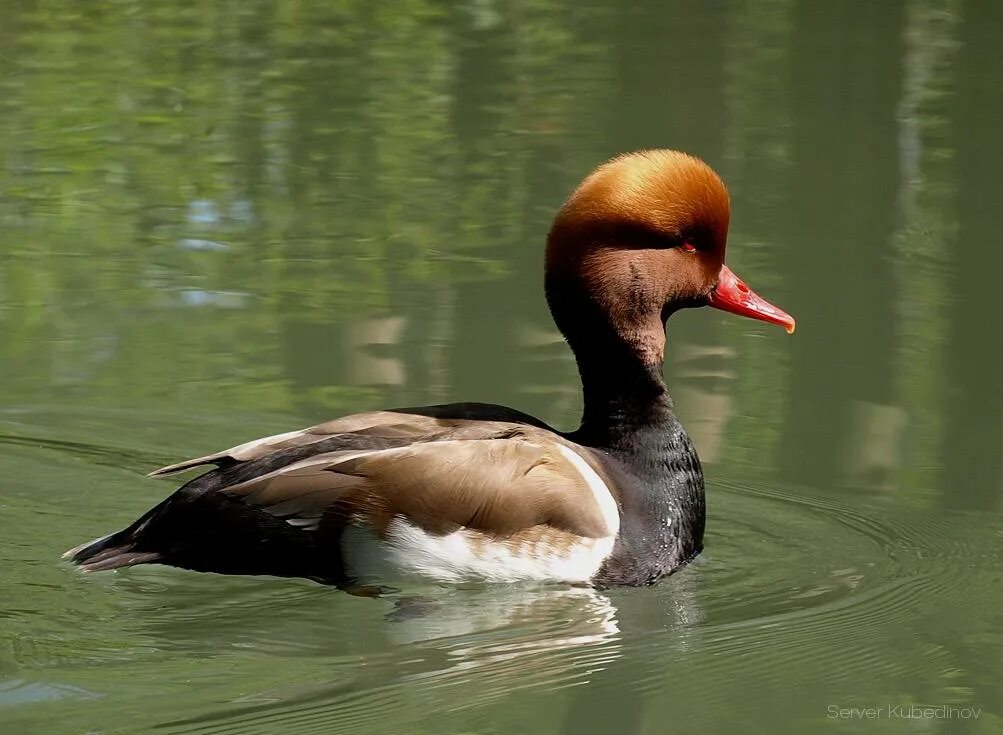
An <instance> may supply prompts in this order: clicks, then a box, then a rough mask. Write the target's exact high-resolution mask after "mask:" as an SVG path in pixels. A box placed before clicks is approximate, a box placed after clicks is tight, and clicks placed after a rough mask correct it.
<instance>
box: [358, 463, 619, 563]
mask: <svg viewBox="0 0 1003 735" xmlns="http://www.w3.org/2000/svg"><path fill="white" fill-rule="evenodd" d="M560 450H561V453H562V454H563V455H564V456H565V457H566V458H567V459H568V461H569V462H571V463H572V464H573V465H574V467H575V469H577V470H578V471H579V472H580V473H581V475H582V477H583V479H584V480H585V481H586V482H587V483H588V486H589V489H590V490H592V493H593V496H594V497H595V501H596V503H597V504H598V505H599V508H600V510H601V511H602V514H603V517H604V518H605V520H606V526H607V528H608V529H609V534H608V535H606V536H603V537H601V538H586V537H581V539H580V540H579V541H578V542H577V543H573V544H571V545H570V546H568V545H567V543H566V537H567V534H566V532H563V531H558V530H556V529H555V530H554V531H553V534H552V535H551V534H548V533H546V532H544V533H543V534H541V535H540V536H539V537H538V540H534V541H532V542H528V541H527V542H525V543H515V544H513V543H505V542H503V541H496V540H493V539H490V538H489V537H486V536H485V535H484V534H482V533H480V532H479V531H474V530H471V529H466V528H461V529H460V530H458V531H455V532H453V533H450V534H446V535H444V536H436V535H433V534H430V533H426V532H425V531H423V530H422V529H420V528H418V527H417V526H415V525H413V524H412V523H410V522H408V521H407V519H405V518H402V517H400V516H398V517H396V518H394V519H393V520H392V521H391V522H390V524H389V526H388V527H387V532H386V540H380V539H378V538H377V537H376V536H375V535H374V534H372V533H371V532H369V531H368V530H366V529H362V528H357V527H351V528H349V529H346V533H345V535H344V537H343V553H344V557H345V563H346V566H347V567H348V569H349V570H350V572H351V573H352V574H353V575H354V576H356V577H358V578H359V580H360V581H362V582H365V583H377V582H389V581H392V580H393V579H395V578H398V577H400V576H401V575H405V576H411V575H416V576H419V577H423V578H426V579H432V580H435V581H439V582H450V583H453V582H465V581H484V582H519V581H535V582H588V581H589V580H591V579H592V577H593V576H595V574H596V572H598V571H599V568H600V567H601V566H602V563H603V561H605V560H606V558H607V557H608V556H609V555H610V553H612V551H613V544H614V543H615V541H616V534H617V531H618V530H619V528H620V513H619V510H618V509H617V506H616V501H615V500H614V499H613V496H612V495H611V494H610V492H609V489H608V488H607V487H606V484H605V483H604V482H603V481H602V478H600V477H599V475H598V474H596V472H595V470H593V469H592V468H591V467H590V466H589V465H588V463H586V462H585V460H584V459H582V458H581V457H580V456H579V455H578V454H576V453H575V452H574V451H573V450H572V449H570V448H568V447H564V446H560Z"/></svg>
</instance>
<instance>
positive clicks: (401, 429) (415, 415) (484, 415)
mask: <svg viewBox="0 0 1003 735" xmlns="http://www.w3.org/2000/svg"><path fill="white" fill-rule="evenodd" d="M485 421H488V422H508V423H511V422H516V423H518V424H526V425H529V426H536V427H542V428H547V427H546V426H545V425H544V424H542V423H540V422H539V421H538V420H536V419H534V418H532V417H531V416H528V415H526V414H524V413H521V412H519V411H515V410H513V409H510V408H506V407H504V406H494V405H491V404H484V403H454V404H448V405H443V406H426V407H422V408H405V409H398V410H392V411H370V412H368V413H358V414H353V415H351V416H344V417H342V418H337V419H334V420H332V421H326V422H324V423H323V424H317V425H316V426H311V427H309V428H306V429H300V430H298V431H288V432H284V433H282V434H275V435H274V436H266V437H262V438H261V439H254V440H253V441H249V442H246V443H244V444H239V445H237V446H235V447H231V448H230V449H225V450H223V451H222V452H215V453H213V454H207V455H205V456H204V457H196V458H195V459H187V460H185V461H183V462H178V463H177V464H172V465H168V466H166V467H161V468H160V469H157V470H154V471H153V472H151V473H150V474H149V475H148V477H162V476H165V475H173V474H175V473H178V472H184V471H185V470H190V469H192V468H194V467H200V466H202V465H207V464H215V465H221V466H225V465H230V464H234V463H236V462H246V461H249V460H253V459H261V458H262V457H266V456H268V455H269V454H273V453H275V452H279V451H282V450H285V449H291V448H294V447H304V446H308V445H310V444H315V443H317V442H319V441H323V440H325V439H329V438H330V437H332V436H335V435H338V434H358V435H360V436H369V437H374V438H384V439H411V440H414V441H421V440H425V439H428V438H430V437H435V436H439V435H441V434H443V433H444V432H448V431H450V430H454V429H458V428H461V429H465V430H469V428H470V425H471V424H472V423H481V422H485ZM495 430H496V429H494V428H489V430H488V432H490V431H495Z"/></svg>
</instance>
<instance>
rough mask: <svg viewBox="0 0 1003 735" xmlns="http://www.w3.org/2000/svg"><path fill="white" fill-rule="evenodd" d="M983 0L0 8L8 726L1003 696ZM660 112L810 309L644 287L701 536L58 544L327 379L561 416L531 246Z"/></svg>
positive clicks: (937, 727) (472, 719) (764, 286)
mask: <svg viewBox="0 0 1003 735" xmlns="http://www.w3.org/2000/svg"><path fill="white" fill-rule="evenodd" d="M1001 7H1003V6H1000V4H999V3H997V2H995V1H994V0H968V1H961V0H950V1H940V2H938V1H936V0H935V1H934V2H919V1H918V0H917V1H904V0H900V1H898V2H896V1H894V0H893V1H889V2H881V3H844V2H831V3H830V2H824V3H818V2H814V0H811V1H810V0H730V1H729V2H709V3H687V2H674V1H673V2H668V3H664V2H640V3H630V4H627V3H624V4H622V5H618V4H616V3H600V2H594V1H591V0H590V1H589V2H585V3H572V2H554V1H552V0H521V1H520V2H513V3H500V2H491V1H490V0H488V1H483V2H482V1H479V2H464V3H453V4H450V3H435V2H426V1H423V0H410V1H409V2H405V3H397V4H394V6H393V8H391V7H390V6H385V7H384V6H381V5H379V4H373V3H363V2H333V3H332V2H301V1H299V0H283V2H279V1H278V0H252V1H251V2H243V3H238V4H232V3H231V4H224V5H218V6H216V7H210V6H209V5H205V4H202V3H197V2H193V1H190V2H176V3H167V2H159V1H157V2H135V1H133V0H116V1H114V2H111V1H106V0H97V1H95V2H88V3H70V2H63V1H62V0H53V1H52V2H31V1H28V0H21V1H19V2H12V3H8V4H7V6H6V7H5V9H4V10H3V13H2V14H3V18H2V21H0V366H2V367H0V371H2V372H0V375H2V378H3V379H2V381H0V478H2V479H0V537H2V539H3V543H2V544H0V570H2V571H0V600H2V601H3V602H2V603H0V731H2V732H12V733H14V732H17V733H21V732H31V733H46V734H48V733H136V732H151V731H156V732H167V733H175V732H176V733H259V732H260V733H272V732H288V733H313V732H323V733H335V732H366V733H384V732H385V733H394V734H395V735H397V734H399V733H426V732H427V733H499V734H501V733H516V732H519V733H557V732H566V733H576V734H579V733H609V732H624V733H627V732H629V733H650V734H652V735H655V734H658V735H661V734H663V733H669V732H673V733H674V732H679V733H689V732H695V731H699V732H706V733H731V732H736V733H738V732H741V733H748V732H769V733H773V732H778V731H781V732H784V731H786V732H797V733H801V732H818V731H835V732H867V733H899V732H916V731H919V730H921V731H923V732H964V733H988V732H1000V731H1001V730H1003V686H1001V681H1003V616H1001V613H1000V609H1001V607H1003V585H1001V582H1003V530H1001V529H1003V523H1001V521H1003V507H1001V506H1003V504H1001V494H1003V452H1001V451H1000V446H1001V443H1003V391H1001V390H1000V388H1001V386H1000V379H999V365H1000V364H1001V358H1003V340H1000V338H999V335H1000V330H999V326H998V319H999V317H1000V312H1001V309H1000V305H999V297H998V293H999V286H998V281H999V278H1000V273H1003V248H1001V247H1000V228H999V224H998V220H997V219H996V214H997V211H998V209H999V193H1000V188H999V181H1000V179H999V171H1001V170H1003V153H1001V151H1003V148H1001V146H1000V145H999V131H1000V130H1001V129H1003V95H1000V94H999V90H1000V88H1001V83H1003V80H1001V76H1003V56H1001V55H1000V52H999V38H1000V37H1001V35H1003V11H1001ZM651 146H668V147H676V148H681V149H684V150H687V151H690V152H692V153H695V154H697V155H700V156H701V157H703V158H704V159H706V160H707V161H708V162H709V163H711V164H712V165H713V166H715V167H716V168H717V169H718V170H719V171H720V172H721V173H722V175H723V176H724V178H725V179H726V180H727V181H728V183H729V185H730V188H731V193H732V203H733V216H732V235H731V239H730V246H731V250H730V255H729V262H730V263H731V265H732V266H733V267H734V268H735V270H736V271H737V272H739V273H740V274H742V275H743V276H744V277H745V279H746V280H747V281H748V282H749V283H750V284H751V285H753V286H754V287H755V288H756V289H757V290H759V291H760V292H761V293H762V294H764V295H765V296H767V297H768V298H770V299H771V300H772V301H775V302H776V303H777V304H779V305H780V306H782V307H783V308H785V309H787V310H788V311H790V312H791V313H792V314H794V315H795V316H796V317H797V318H798V332H797V334H796V335H795V336H794V337H787V336H786V335H785V334H784V333H783V331H782V330H780V329H777V328H775V327H769V326H767V325H763V324H759V323H754V322H751V321H748V320H741V319H738V318H736V317H733V316H729V315H726V314H724V313H722V312H711V311H710V310H702V311H695V312H686V313H682V314H679V315H678V316H676V317H674V318H673V320H672V324H671V329H670V337H669V359H668V365H667V366H666V377H667V379H668V380H669V384H670V388H671V389H672V392H673V395H674V396H675V398H676V402H677V407H678V413H679V414H680V416H681V418H682V419H683V421H684V423H685V424H686V425H687V427H688V428H689V429H690V432H691V434H692V435H693V437H694V440H695V442H696V444H697V447H698V449H699V451H700V453H701V456H702V458H703V460H704V465H705V470H706V474H707V478H708V503H709V517H708V535H707V539H706V552H705V553H704V554H703V555H702V556H701V557H700V558H699V559H698V561H697V562H696V563H694V564H693V565H691V566H690V567H688V568H686V569H685V570H684V571H683V572H681V573H680V574H678V575H675V576H674V577H672V578H670V579H668V580H665V581H664V582H663V583H661V584H659V585H657V586H655V587H652V588H646V589H616V590H606V591H593V590H584V589H563V588H524V587H519V586H511V587H476V586H474V587H465V588H445V589H439V588H430V589H425V590H421V591H420V594H418V593H413V594H401V595H398V596H395V597H388V598H386V599H380V600H372V599H359V598H356V597H351V596H348V595H344V594H341V593H339V592H337V591H334V590H331V589H328V588H324V587H320V586H317V585H314V584H312V583H309V582H305V581H296V580H293V581H290V580H274V579H252V578H239V577H219V576H212V575H197V574H193V573H187V572H182V571H178V570H172V569H166V568H159V567H146V568H139V569H134V570H128V571H124V572H119V573H114V574H106V575H91V576H83V575H81V574H79V573H77V572H75V571H73V570H71V569H69V568H68V567H67V566H66V565H65V564H63V563H61V562H59V560H58V557H59V554H60V553H61V552H62V551H63V550H64V549H66V548H68V547H69V546H72V545H75V544H77V543H80V542H81V541H83V540H86V539H88V538H92V537H94V536H96V535H98V534H100V533H104V532H107V531H110V530H113V529H116V528H118V527H120V526H122V525H123V524H125V523H127V522H129V521H131V520H132V519H133V518H134V517H135V516H136V515H137V514H139V513H140V512H142V511H144V510H146V509H147V508H148V507H149V506H150V505H152V504H153V503H154V502H156V501H157V500H159V499H160V498H162V497H163V496H165V495H166V494H168V493H169V492H170V491H171V490H172V489H173V487H174V485H173V484H172V482H170V481H164V480H159V481H158V480H143V479H142V475H143V474H144V473H145V472H146V471H148V470H150V469H152V468H154V467H156V466H159V465H162V464H166V463H168V462H170V461H174V460H176V459H178V458H183V457H187V456H194V455H197V454H202V453H204V452H206V451H210V450H215V449H219V448H222V447H226V446H231V445H233V444H236V443H239V442H242V441H245V440H248V439H251V438H254V437H256V436H260V435H263V434H267V433H272V432H277V431H282V430H287V429H290V428H295V427H299V426H304V425H307V424H310V423H314V422H317V421H321V420H324V419H327V418H330V417H333V416H336V415H339V414H343V413H348V412H352V411H360V410H366V409H371V408H374V407H380V406H392V405H408V404H411V405H413V404H419V403H432V402H442V401H451V400H484V401H491V402H498V403H506V404H508V405H511V406H514V407H516V408H519V409H521V410H525V411H528V412H531V413H534V414H536V415H539V416H541V417H542V418H543V419H545V420H547V421H549V422H552V423H554V424H555V425H558V426H561V427H563V428H572V427H573V426H574V425H575V422H576V420H577V418H578V411H579V400H580V398H579V388H578V382H577V376H576V374H575V369H574V363H573V361H572V360H571V358H570V355H569V354H568V353H567V351H566V348H565V347H564V345H563V344H562V342H561V341H560V337H559V335H558V334H557V333H556V331H555V329H554V327H553V326H552V324H551V322H550V319H549V316H548V314H547V311H546V305H545V302H544V299H543V295H542V283H541V281H542V276H541V249H542V242H543V238H544V236H545V233H546V230H547V226H548V224H549V220H550V217H551V216H552V215H553V212H554V210H555V208H556V207H557V206H558V205H559V204H560V202H561V201H562V199H563V198H564V197H565V196H566V195H567V193H568V192H569V191H570V189H571V188H572V187H573V186H574V185H575V184H576V183H577V182H578V180H579V179H580V178H581V177H582V176H584V175H585V174H586V173H587V172H588V171H589V170H590V169H591V168H592V167H593V166H594V165H595V164H597V163H598V162H600V161H602V160H603V159H605V158H606V157H608V156H610V155H613V154H615V153H617V152H621V151H624V150H631V149H637V148H642V147H651ZM911 705H927V706H940V707H945V708H948V707H950V708H953V709H944V710H941V711H940V712H941V713H942V714H939V715H936V716H926V717H925V718H924V719H906V716H907V715H909V713H910V710H909V709H908V708H909V706H911ZM866 708H871V709H877V710H878V714H877V715H876V716H874V717H873V718H865V717H864V716H863V714H862V713H861V710H864V709H866ZM968 708H974V709H968ZM841 709H842V710H844V711H845V712H848V713H849V714H846V716H842V715H840V714H839V713H840V710H841ZM975 710H977V711H978V715H979V716H978V719H974V718H972V719H966V714H968V715H970V714H973V713H974V712H975Z"/></svg>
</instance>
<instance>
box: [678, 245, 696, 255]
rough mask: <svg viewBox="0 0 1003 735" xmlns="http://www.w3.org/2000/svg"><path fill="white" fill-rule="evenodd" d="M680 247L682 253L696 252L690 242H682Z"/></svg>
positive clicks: (694, 246)
mask: <svg viewBox="0 0 1003 735" xmlns="http://www.w3.org/2000/svg"><path fill="white" fill-rule="evenodd" d="M680 247H681V248H682V249H683V252H686V253H695V252H696V251H697V247H696V245H694V244H693V243H691V242H684V243H683V244H682V245H681V246H680Z"/></svg>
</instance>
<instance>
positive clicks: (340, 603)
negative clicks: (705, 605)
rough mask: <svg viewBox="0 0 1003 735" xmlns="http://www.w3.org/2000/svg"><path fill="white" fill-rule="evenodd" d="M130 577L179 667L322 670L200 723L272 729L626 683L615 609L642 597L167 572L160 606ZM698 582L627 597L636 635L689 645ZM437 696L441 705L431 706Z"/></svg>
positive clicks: (696, 616) (417, 714) (155, 634)
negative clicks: (659, 635) (219, 585)
mask: <svg viewBox="0 0 1003 735" xmlns="http://www.w3.org/2000/svg"><path fill="white" fill-rule="evenodd" d="M148 574H149V573H148ZM166 574H171V573H170V572H166ZM133 576H134V577H135V579H132V580H128V579H123V580H121V584H123V586H128V587H135V586H138V587H142V588H143V589H138V590H136V592H137V594H136V596H135V599H136V600H139V601H142V603H141V604H150V605H152V604H153V603H152V602H151V601H152V600H153V599H156V600H157V601H158V602H157V607H158V609H157V612H156V614H155V615H154V614H152V611H151V614H150V615H149V616H139V617H140V619H145V620H147V621H151V622H150V623H149V625H150V626H151V629H150V630H149V631H148V632H149V634H150V635H151V638H152V639H153V640H154V641H156V643H155V645H157V646H158V648H159V649H161V650H169V649H175V650H176V651H177V652H178V653H179V654H180V655H181V656H182V657H188V656H191V655H193V654H194V653H195V652H198V655H200V656H205V655H206V651H213V652H214V654H213V655H222V656H225V655H237V656H241V657H243V656H245V655H247V654H249V653H253V652H257V653H265V654H268V653H270V652H274V654H275V655H280V656H282V657H284V658H288V657H289V656H291V655H293V656H295V655H296V654H297V653H298V652H299V653H302V654H303V655H305V656H309V657H310V658H313V659H315V660H317V662H318V663H319V664H320V669H319V670H322V671H324V672H327V673H326V675H325V677H324V679H323V680H320V681H318V680H317V678H316V672H317V671H318V668H317V667H313V666H311V665H310V664H309V663H307V662H306V661H304V663H303V671H304V672H309V671H311V670H312V671H313V674H312V675H311V674H308V673H304V678H303V680H302V681H298V682H295V683H288V682H285V683H283V684H282V685H280V686H277V687H274V688H268V689H264V690H258V691H252V692H249V693H248V692H245V693H244V694H243V695H241V696H240V697H239V698H238V699H234V700H231V701H230V702H228V703H226V704H225V705H221V706H220V707H219V708H217V709H214V710H212V711H209V712H207V713H204V714H202V715H200V716H199V717H198V718H197V721H198V723H199V724H200V725H205V724H206V723H207V722H213V721H221V720H227V721H228V722H231V723H232V722H235V721H238V720H240V721H243V720H245V719H246V720H250V719H255V720H257V719H258V718H266V717H267V718H268V719H269V721H271V722H273V723H274V722H275V721H276V718H277V719H280V720H281V719H282V718H284V717H286V716H287V715H288V716H292V715H293V714H294V713H297V712H302V711H304V707H305V706H306V705H307V703H309V705H308V706H309V709H310V711H311V713H312V716H316V717H323V718H324V720H325V721H326V722H331V721H335V720H337V719H338V718H339V717H341V716H342V715H343V714H344V712H345V711H347V710H346V708H348V700H351V708H348V709H352V710H353V712H355V713H356V714H357V712H358V708H359V707H362V708H363V709H364V708H365V707H366V706H367V704H366V702H368V700H369V698H370V697H372V698H373V699H374V700H375V699H380V700H382V699H384V698H385V697H386V696H393V697H394V698H400V699H402V700H406V701H408V702H409V705H408V706H409V708H410V709H409V713H410V715H409V716H410V717H412V718H413V719H414V720H415V721H418V720H421V719H424V718H425V717H428V716H432V715H435V716H436V717H440V716H442V715H443V713H444V712H449V713H452V712H462V711H464V710H469V709H470V708H477V707H480V706H482V705H484V704H485V703H486V702H491V701H495V700H499V701H500V700H505V699H507V698H510V697H512V696H513V693H516V692H520V691H521V692H526V694H527V696H529V695H530V693H532V695H533V696H536V695H539V694H541V693H546V692H550V691H555V690H558V689H563V688H565V687H568V686H576V685H580V684H589V683H592V682H600V683H601V682H606V681H607V680H609V681H613V680H618V679H623V681H629V677H623V672H622V671H620V666H621V663H619V662H620V659H621V653H622V641H623V636H624V632H623V630H622V627H623V625H622V622H621V612H620V610H619V609H618V605H617V604H616V599H617V597H619V596H623V595H627V596H630V595H631V593H633V592H638V591H637V590H633V591H627V592H624V591H623V590H617V591H616V592H609V593H607V592H605V591H602V590H597V589H593V588H590V587H554V586H523V585H508V586H504V587H501V586H484V587H476V588H471V587H455V588H438V587H432V588H426V589H423V590H421V591H420V592H418V593H413V592H410V591H407V592H405V591H402V592H398V593H393V594H388V595H385V596H382V597H378V598H360V597H353V596H350V595H345V594H341V593H338V592H335V591H334V590H332V589H330V588H322V587H316V586H308V585H299V584H298V583H286V582H285V581H284V580H283V581H276V580H261V581H260V582H259V581H257V580H230V579H227V580H223V583H224V584H225V585H227V587H226V589H225V590H223V591H219V590H217V591H216V592H215V594H214V595H212V596H210V595H206V594H205V593H204V585H202V584H198V585H194V584H192V585H190V590H189V591H188V592H185V590H184V588H183V587H182V588H180V589H179V588H178V587H177V586H176V582H177V580H175V579H174V578H173V577H174V575H173V574H171V576H172V579H171V580H170V582H169V584H166V585H164V587H165V589H164V590H162V591H161V592H160V593H159V594H158V595H157V596H156V597H154V596H151V595H150V594H149V590H148V589H146V587H148V586H149V584H150V583H149V582H143V581H142V580H141V579H140V576H141V575H139V574H138V573H137V574H135V575H133ZM149 576H151V577H152V574H149ZM698 576H699V575H698V574H693V573H691V571H690V570H687V571H686V572H684V573H682V574H679V575H676V576H674V577H673V578H672V580H671V581H669V582H667V583H666V584H665V585H663V587H665V588H666V589H667V591H668V588H670V587H671V594H665V595H658V596H657V599H658V600H663V601H666V602H665V604H645V605H640V606H639V605H630V601H629V600H627V599H624V602H625V603H626V604H627V605H628V607H630V608H631V609H633V610H634V612H633V613H632V615H633V616H634V618H637V616H638V615H641V617H642V618H643V619H638V620H633V621H632V624H636V625H637V626H638V627H639V633H643V631H644V630H651V629H656V630H660V631H665V630H671V631H677V632H678V633H679V636H678V640H679V641H680V645H685V642H686V641H687V640H688V637H689V632H690V631H691V629H693V628H694V625H695V624H696V623H697V622H699V620H700V619H701V617H702V616H701V614H700V611H699V606H698V604H697V601H696V598H695V586H696V585H695V582H696V581H698ZM178 579H182V577H181V575H178ZM214 581H220V580H218V579H216V578H214ZM640 592H641V593H644V592H645V591H644V590H641V591H640ZM648 594H649V596H650V591H649V592H648ZM165 596H166V597H167V605H168V607H167V608H166V609H165V608H164V607H163V603H164V602H165ZM234 649H236V650H234ZM247 649H252V651H248V650H247ZM622 665H626V664H622ZM602 685H603V686H605V685H606V684H605V683H603V684H602ZM431 690H434V691H436V692H437V694H436V696H428V693H429V691H431ZM416 692H421V693H423V694H422V696H421V697H417V696H416V695H415V693H416ZM451 692H453V693H455V695H456V696H450V693H451ZM445 702H448V705H446V704H444V703H445ZM194 722H195V721H194V720H191V721H188V720H186V721H185V722H176V721H175V722H170V723H165V725H168V726H170V727H179V726H185V727H187V726H190V725H193V724H194Z"/></svg>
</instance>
